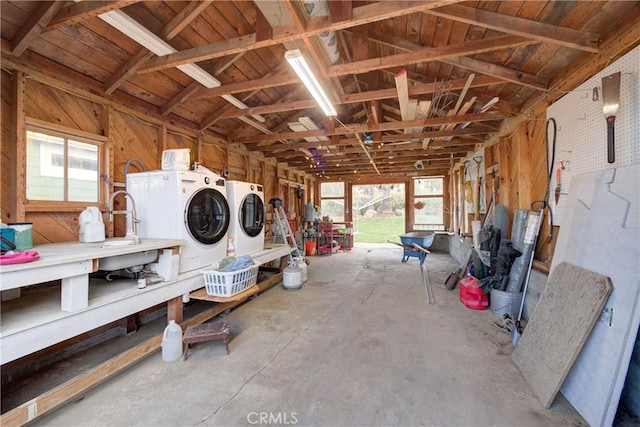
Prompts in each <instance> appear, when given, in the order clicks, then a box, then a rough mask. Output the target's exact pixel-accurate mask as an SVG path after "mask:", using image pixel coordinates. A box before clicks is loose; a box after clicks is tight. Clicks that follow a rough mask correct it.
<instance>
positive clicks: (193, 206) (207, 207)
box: [184, 188, 229, 245]
mask: <svg viewBox="0 0 640 427" xmlns="http://www.w3.org/2000/svg"><path fill="white" fill-rule="evenodd" d="M184 218H185V222H186V224H187V229H188V230H189V234H191V237H193V238H194V239H195V240H197V241H198V242H200V243H203V244H205V245H212V244H214V243H217V242H219V241H220V240H221V239H222V238H223V237H224V235H225V234H226V233H227V229H228V228H229V204H228V203H227V199H226V198H225V196H223V195H222V193H220V192H219V191H218V190H215V189H213V188H201V189H200V190H198V191H196V192H195V193H194V194H193V196H191V199H189V203H188V204H187V207H186V209H185V213H184Z"/></svg>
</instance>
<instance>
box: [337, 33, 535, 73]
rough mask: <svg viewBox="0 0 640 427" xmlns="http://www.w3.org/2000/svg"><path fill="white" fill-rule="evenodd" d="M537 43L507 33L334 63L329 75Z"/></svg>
mask: <svg viewBox="0 0 640 427" xmlns="http://www.w3.org/2000/svg"><path fill="white" fill-rule="evenodd" d="M535 43H540V42H538V41H533V40H531V39H527V38H525V37H521V36H513V35H507V36H498V37H492V38H488V39H480V40H471V41H467V42H464V43H459V44H451V45H445V46H438V47H426V48H425V47H422V48H420V49H416V50H414V51H412V52H407V53H399V54H397V55H390V56H385V57H384V58H372V59H367V60H364V61H357V62H351V63H349V64H339V65H333V66H331V67H330V68H329V75H330V76H341V75H345V74H361V73H365V72H367V71H373V70H381V69H384V68H389V67H399V66H403V65H410V64H418V63H421V62H430V61H440V60H443V59H447V58H455V57H458V56H465V55H475V54H477V53H483V52H491V51H494V50H500V49H507V48H512V47H518V46H526V45H530V44H535Z"/></svg>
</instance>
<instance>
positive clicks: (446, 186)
mask: <svg viewBox="0 0 640 427" xmlns="http://www.w3.org/2000/svg"><path fill="white" fill-rule="evenodd" d="M412 181H413V180H412ZM451 182H452V179H451V175H450V174H449V175H445V176H444V182H443V183H442V184H443V190H444V193H443V195H442V197H443V204H442V206H443V208H444V212H443V215H444V229H445V230H449V229H450V227H451V224H452V223H453V221H452V217H451V216H452V212H453V209H452V203H451V194H452V193H451ZM485 206H487V207H489V205H485ZM447 212H448V214H447Z"/></svg>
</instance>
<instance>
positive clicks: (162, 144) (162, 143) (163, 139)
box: [156, 125, 167, 168]
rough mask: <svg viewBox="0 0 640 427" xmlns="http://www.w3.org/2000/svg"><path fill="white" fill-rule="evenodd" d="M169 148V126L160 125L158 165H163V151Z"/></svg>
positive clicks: (157, 150) (157, 151)
mask: <svg viewBox="0 0 640 427" xmlns="http://www.w3.org/2000/svg"><path fill="white" fill-rule="evenodd" d="M166 149H167V126H165V125H160V126H158V148H157V149H156V165H158V168H161V167H162V152H163V151H164V150H166Z"/></svg>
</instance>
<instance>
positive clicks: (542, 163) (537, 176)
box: [526, 113, 555, 265]
mask: <svg viewBox="0 0 640 427" xmlns="http://www.w3.org/2000/svg"><path fill="white" fill-rule="evenodd" d="M545 117H546V114H545V113H542V114H541V115H539V116H537V117H536V118H535V119H533V120H530V121H529V122H527V123H526V126H527V134H528V135H529V141H530V143H529V159H530V160H529V161H530V165H531V176H532V180H533V181H532V186H531V199H532V200H543V199H544V197H545V193H546V191H547V180H548V178H549V176H548V170H547V149H546V141H545V139H546V137H545V132H546V121H545ZM554 177H555V175H552V178H551V179H552V180H553V179H554ZM549 203H554V195H553V194H550V195H549ZM538 208H539V205H537V206H536V209H538ZM550 229H551V225H550V218H549V210H545V217H544V221H543V223H542V227H541V229H540V233H539V238H538V243H537V245H536V255H535V259H537V260H543V261H545V262H546V263H548V265H550V264H551V255H552V251H551V250H550V249H551V248H550V245H549V243H550V240H549V237H550Z"/></svg>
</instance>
